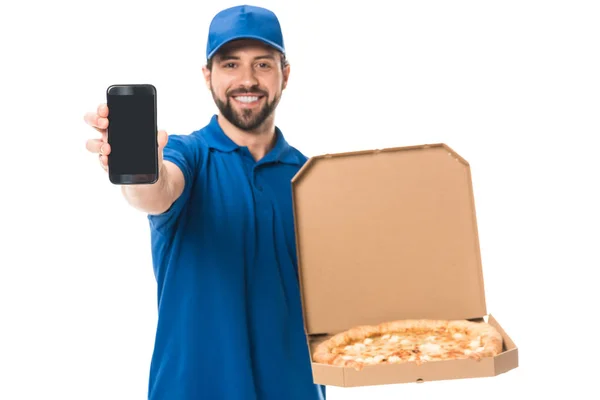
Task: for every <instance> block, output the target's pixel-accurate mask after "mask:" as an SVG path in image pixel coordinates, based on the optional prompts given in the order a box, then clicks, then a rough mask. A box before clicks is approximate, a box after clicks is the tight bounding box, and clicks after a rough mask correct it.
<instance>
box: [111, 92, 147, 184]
mask: <svg viewBox="0 0 600 400" xmlns="http://www.w3.org/2000/svg"><path fill="white" fill-rule="evenodd" d="M106 104H107V106H108V130H107V139H108V143H109V144H110V154H109V155H108V176H109V179H110V181H111V182H112V183H114V184H116V185H131V184H151V183H155V182H156V181H157V180H158V138H157V132H158V131H157V121H156V88H155V87H154V86H153V85H149V84H132V85H111V86H109V87H108V89H106Z"/></svg>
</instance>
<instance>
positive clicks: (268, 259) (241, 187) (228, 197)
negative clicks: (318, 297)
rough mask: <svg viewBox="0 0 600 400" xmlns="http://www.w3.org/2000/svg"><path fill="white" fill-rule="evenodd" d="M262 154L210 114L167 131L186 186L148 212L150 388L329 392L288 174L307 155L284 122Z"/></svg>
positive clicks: (171, 398) (187, 399)
mask: <svg viewBox="0 0 600 400" xmlns="http://www.w3.org/2000/svg"><path fill="white" fill-rule="evenodd" d="M276 134H277V142H276V145H275V147H274V148H273V149H272V150H271V151H270V152H269V153H268V154H267V155H266V156H265V157H264V158H263V159H261V160H260V161H259V162H256V161H255V160H254V159H253V158H252V155H251V154H250V152H249V151H248V149H247V148H246V147H241V146H238V145H236V144H235V143H234V142H233V141H232V140H230V139H229V137H228V136H226V135H225V133H224V132H223V130H222V129H221V128H220V126H219V124H218V117H217V116H216V115H215V116H213V117H212V118H211V120H210V123H209V124H208V125H207V126H205V127H204V128H202V129H200V130H198V131H195V132H192V133H191V134H189V135H170V136H169V141H168V143H167V146H166V147H165V150H164V159H165V160H168V161H171V162H173V163H175V164H177V165H178V166H179V168H180V169H181V171H182V172H183V175H184V177H185V188H184V191H183V194H182V195H181V196H180V197H179V198H178V199H177V201H176V202H175V203H174V204H173V205H172V206H171V208H170V209H169V210H167V211H166V212H165V213H163V214H161V215H149V216H148V218H149V222H150V228H151V239H152V257H153V262H154V273H155V276H156V281H157V289H158V326H157V331H156V340H155V348H154V353H153V356H152V363H151V368H150V382H149V393H148V396H149V399H150V400H199V399H207V400H218V399H225V400H255V399H256V400H271V399H272V400H284V399H285V400H294V399H298V400H321V399H325V388H324V387H323V386H321V385H315V384H314V383H313V380H312V371H311V365H310V358H309V350H308V346H307V344H306V337H305V333H304V325H303V319H302V308H301V302H300V291H299V284H298V277H297V276H298V275H297V263H296V244H295V238H294V220H293V212H292V195H291V182H290V181H291V179H292V177H293V176H294V175H295V174H296V172H298V170H299V169H300V167H301V166H302V165H303V163H304V162H306V157H305V156H304V155H303V154H302V153H300V152H299V151H298V150H296V149H295V148H293V147H292V146H290V145H289V144H288V143H287V142H286V140H285V139H284V137H283V135H282V133H281V131H280V130H279V129H276Z"/></svg>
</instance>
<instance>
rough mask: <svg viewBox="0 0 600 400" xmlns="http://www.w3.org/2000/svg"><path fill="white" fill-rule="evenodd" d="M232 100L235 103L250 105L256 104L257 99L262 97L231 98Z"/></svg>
mask: <svg viewBox="0 0 600 400" xmlns="http://www.w3.org/2000/svg"><path fill="white" fill-rule="evenodd" d="M233 98H234V99H235V100H236V101H239V102H240V103H244V104H252V103H255V102H257V101H258V100H259V99H261V98H262V96H247V95H244V96H233Z"/></svg>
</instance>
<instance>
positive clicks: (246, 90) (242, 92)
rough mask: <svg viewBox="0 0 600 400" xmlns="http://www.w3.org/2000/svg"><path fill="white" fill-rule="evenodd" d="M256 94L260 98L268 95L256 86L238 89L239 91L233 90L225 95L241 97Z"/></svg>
mask: <svg viewBox="0 0 600 400" xmlns="http://www.w3.org/2000/svg"><path fill="white" fill-rule="evenodd" d="M249 93H251V94H258V95H262V96H267V95H268V93H267V92H266V91H264V90H262V89H260V88H259V87H258V86H253V87H251V88H240V89H233V90H231V91H230V92H228V93H227V96H230V97H231V96H243V95H245V94H249Z"/></svg>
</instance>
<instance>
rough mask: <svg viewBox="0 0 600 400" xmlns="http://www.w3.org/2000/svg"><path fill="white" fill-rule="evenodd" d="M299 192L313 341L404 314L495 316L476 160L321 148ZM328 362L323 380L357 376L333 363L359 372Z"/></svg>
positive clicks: (302, 265)
mask: <svg viewBox="0 0 600 400" xmlns="http://www.w3.org/2000/svg"><path fill="white" fill-rule="evenodd" d="M292 191H293V207H294V218H295V229H296V241H297V254H298V267H299V278H300V287H301V297H302V306H303V313H304V323H305V329H306V333H307V335H308V337H309V344H311V345H312V344H313V342H312V338H318V337H319V335H323V336H325V337H328V336H331V335H333V334H335V333H338V332H341V331H344V330H346V329H349V328H352V327H354V326H357V325H363V324H369V325H371V324H378V323H381V322H385V321H392V320H397V319H421V318H431V319H447V320H451V319H479V318H487V309H486V301H485V292H484V283H483V275H482V263H481V257H480V250H479V237H478V231H477V220H476V214H475V201H474V195H473V189H472V184H471V173H470V168H469V164H468V162H467V161H466V160H465V159H463V158H462V157H461V156H460V155H458V154H457V153H456V152H455V151H454V150H452V149H451V148H450V147H448V146H447V145H445V144H431V145H422V146H409V147H399V148H389V149H383V150H369V151H359V152H350V153H338V154H326V155H321V156H315V157H312V158H310V159H309V160H308V161H307V163H306V164H305V165H304V166H303V167H302V169H301V170H300V171H299V172H298V173H297V174H296V176H295V177H294V178H293V179H292ZM488 322H490V323H492V322H493V323H494V324H497V323H496V321H495V320H493V318H492V321H488ZM497 328H500V329H499V330H501V327H499V326H498V327H497ZM502 332H503V331H502ZM508 340H510V339H509V338H508ZM510 343H511V345H512V342H510ZM312 350H313V347H312V346H311V352H312ZM463 361H466V364H468V362H469V361H471V360H455V361H444V362H443V363H448V362H456V363H462V362H463ZM515 362H516V359H515ZM429 364H435V363H429ZM463 364H465V363H463ZM479 364H481V363H479ZM424 366H425V364H424V365H422V366H421V368H422V370H421V371H423V367H424ZM515 366H516V365H515ZM315 367H316V365H315V364H314V363H313V372H315V373H317V372H319V371H317V370H316V369H315ZM319 367H323V368H329V369H330V370H325V372H323V374H325V375H323V374H320V375H318V376H317V375H315V381H320V382H321V383H324V384H333V385H342V386H347V385H352V384H353V383H349V382H348V380H347V379H348V378H345V379H346V380H345V381H344V384H342V383H340V382H338V381H337V380H335V379H334V380H333V381H331V379H333V378H330V377H331V376H333V375H335V373H334V372H332V371H331V370H332V369H333V370H339V369H345V370H348V371H347V373H348V374H352V373H357V374H358V373H359V372H356V371H354V370H350V369H348V368H342V367H332V366H325V365H319ZM380 367H384V368H389V367H394V368H396V367H402V368H403V367H405V366H403V365H382V366H380ZM427 368H429V367H427ZM434 368H436V366H434ZM454 368H455V367H454ZM371 370H372V369H371ZM352 371H354V372H352ZM363 371H364V370H363ZM361 372H362V371H361ZM494 374H495V373H494ZM380 375H381V374H380ZM384 375H385V374H384ZM434 375H435V374H434ZM471 375H473V374H471ZM363 376H365V374H363ZM436 376H438V377H439V376H443V374H441V375H440V374H438V375H436ZM317 378H319V379H317ZM321 378H322V379H321ZM382 379H383V378H382ZM419 379H424V378H419ZM431 379H438V378H436V377H432V378H431ZM440 379H445V378H440ZM410 380H412V377H410V378H407V380H406V381H410ZM367 381H369V380H367ZM396 381H397V382H400V381H402V379H401V378H398V377H396V378H394V379H392V381H389V380H387V379H384V381H382V382H378V383H391V382H396ZM355 384H359V385H362V384H369V383H368V382H362V383H355Z"/></svg>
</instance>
